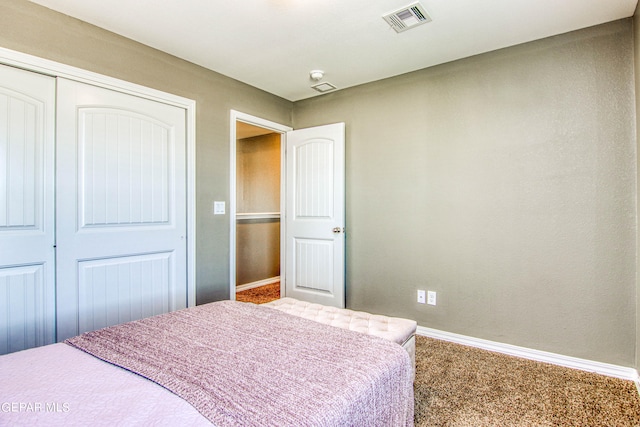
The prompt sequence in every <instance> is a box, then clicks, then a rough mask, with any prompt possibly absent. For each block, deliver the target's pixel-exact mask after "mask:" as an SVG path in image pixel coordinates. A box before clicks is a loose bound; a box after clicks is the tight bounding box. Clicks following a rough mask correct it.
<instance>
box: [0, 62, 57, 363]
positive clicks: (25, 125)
mask: <svg viewBox="0 0 640 427" xmlns="http://www.w3.org/2000/svg"><path fill="white" fill-rule="evenodd" d="M54 120H55V79H54V78H52V77H48V76H43V75H40V74H36V73H32V72H28V71H24V70H19V69H16V68H12V67H7V66H3V65H0V354H5V353H10V352H13V351H18V350H23V349H26V348H30V347H36V346H40V345H44V344H50V343H52V342H55V282H54V279H55V266H54V223H53V203H54V132H55V130H54V129H55V124H54Z"/></svg>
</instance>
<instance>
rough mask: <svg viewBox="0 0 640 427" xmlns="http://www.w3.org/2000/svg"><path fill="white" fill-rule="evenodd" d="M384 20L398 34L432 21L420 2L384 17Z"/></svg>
mask: <svg viewBox="0 0 640 427" xmlns="http://www.w3.org/2000/svg"><path fill="white" fill-rule="evenodd" d="M382 18H383V19H384V20H385V21H387V23H388V24H389V25H391V28H393V29H394V30H396V33H401V32H403V31H407V30H408V29H410V28H413V27H416V26H418V25H420V24H426V23H427V22H430V21H431V17H430V16H429V15H428V14H427V11H426V10H425V8H424V6H422V5H421V4H420V3H419V2H415V3H411V4H410V5H408V6H405V7H403V8H402V9H399V10H396V11H395V12H392V13H388V14H386V15H384V16H383V17H382Z"/></svg>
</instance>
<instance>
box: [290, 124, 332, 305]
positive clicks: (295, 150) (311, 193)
mask: <svg viewBox="0 0 640 427" xmlns="http://www.w3.org/2000/svg"><path fill="white" fill-rule="evenodd" d="M344 148H345V126H344V123H336V124H332V125H326V126H318V127H314V128H308V129H300V130H295V131H291V132H287V153H286V174H287V176H286V188H287V190H286V219H285V227H286V231H285V235H286V243H285V252H286V255H285V257H286V261H285V287H286V289H285V290H286V296H288V297H293V298H297V299H301V300H305V301H310V302H315V303H319V304H324V305H331V306H335V307H341V308H343V307H344V306H345V284H344V278H345V234H344V227H345V192H344V188H345V183H344Z"/></svg>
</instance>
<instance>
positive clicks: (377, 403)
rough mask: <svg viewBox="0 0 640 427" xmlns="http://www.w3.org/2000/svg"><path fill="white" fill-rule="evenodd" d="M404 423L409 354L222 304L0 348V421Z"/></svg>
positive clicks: (409, 409)
mask: <svg viewBox="0 0 640 427" xmlns="http://www.w3.org/2000/svg"><path fill="white" fill-rule="evenodd" d="M88 424H91V425H167V426H175V425H188V426H199V425H212V424H213V425H216V426H219V427H224V426H361V425H367V426H412V425H413V383H412V369H411V361H410V357H409V355H408V354H407V352H406V351H405V350H404V349H403V348H402V347H401V346H400V345H398V344H395V343H393V342H390V341H388V340H385V339H382V338H379V337H375V336H370V335H366V334H362V333H358V332H354V331H350V330H345V329H341V328H335V327H332V326H329V325H324V324H319V323H318V322H314V321H312V320H309V319H305V318H302V317H299V316H292V315H290V314H287V313H284V312H282V311H280V310H274V309H272V308H269V307H261V306H258V305H254V304H247V303H241V302H236V301H220V302H215V303H210V304H204V305H201V306H197V307H192V308H188V309H186V310H180V311H176V312H173V313H167V314H163V315H160V316H155V317H151V318H148V319H142V320H138V321H135V322H129V323H125V324H123V325H118V326H113V327H109V328H105V329H101V330H98V331H93V332H88V333H85V334H82V335H80V336H78V337H74V338H71V339H70V340H67V342H65V343H58V344H53V345H49V346H45V347H40V348H35V349H30V350H25V351H21V352H18V353H13V354H9V355H5V356H1V357H0V425H25V426H27V425H28V426H34V425H47V426H55V425H65V426H71V425H88Z"/></svg>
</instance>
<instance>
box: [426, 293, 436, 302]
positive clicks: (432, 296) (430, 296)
mask: <svg viewBox="0 0 640 427" xmlns="http://www.w3.org/2000/svg"><path fill="white" fill-rule="evenodd" d="M427 304H429V305H436V293H435V291H429V292H427Z"/></svg>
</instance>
